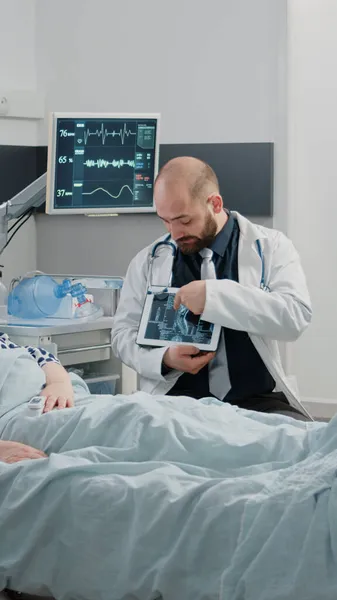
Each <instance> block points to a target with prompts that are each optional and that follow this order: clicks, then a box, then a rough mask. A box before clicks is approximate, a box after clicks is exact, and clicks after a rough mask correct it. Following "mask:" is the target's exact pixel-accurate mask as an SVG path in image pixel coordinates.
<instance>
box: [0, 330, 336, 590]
mask: <svg viewBox="0 0 337 600" xmlns="http://www.w3.org/2000/svg"><path fill="white" fill-rule="evenodd" d="M0 344H1V348H0V363H1V369H0V440H1V441H0V590H1V589H4V588H9V589H14V590H17V591H22V592H26V593H33V594H40V595H51V596H54V597H55V598H56V599H58V600H77V599H81V600H93V599H95V600H96V599H98V598H99V599H100V600H131V599H132V600H136V599H139V600H154V599H155V598H160V597H162V598H164V599H165V600H180V599H183V598H184V600H206V599H207V600H213V599H214V600H215V599H217V600H219V599H221V600H227V599H228V598H231V599H233V600H234V599H235V598H237V599H239V598H247V599H248V598H249V599H250V600H264V599H265V600H267V599H269V598H271V597H273V598H274V597H276V595H277V597H278V598H287V599H288V600H292V599H294V600H295V599H297V598H306V600H311V599H312V600H314V599H315V600H316V599H317V598H320V599H322V600H330V599H331V600H332V599H334V600H335V598H336V590H337V525H336V519H335V515H336V512H337V486H336V464H337V421H335V422H334V421H332V422H331V423H329V424H322V423H304V422H301V421H295V420H293V419H290V418H288V417H284V416H280V415H278V416H275V415H263V414H259V413H253V412H248V411H243V410H240V409H238V408H237V407H233V406H230V405H226V404H223V403H220V402H218V401H217V400H214V399H209V400H207V399H203V400H200V401H196V400H193V399H192V398H187V397H183V396H181V397H168V396H150V395H147V394H145V393H143V392H138V393H136V394H133V395H132V396H122V395H117V396H113V397H112V396H91V395H90V393H89V391H88V389H87V387H86V385H85V383H84V382H83V381H82V380H81V379H80V378H78V377H76V376H74V375H73V376H72V378H70V376H69V375H68V374H67V373H66V371H65V370H64V369H63V367H62V366H61V365H60V364H59V363H58V361H57V360H56V359H55V357H53V356H52V355H50V354H48V353H47V352H46V351H44V350H42V349H34V348H20V347H17V346H15V345H14V344H12V343H11V342H10V341H9V340H8V338H6V337H5V336H2V338H1V342H0ZM37 394H41V395H43V396H44V397H45V398H46V408H45V413H44V414H42V415H41V416H37V417H29V416H28V415H27V409H26V406H27V402H28V401H29V400H30V398H31V397H33V396H34V395H37ZM31 459H36V460H31ZM261 581H263V584H262V583H261ZM276 590H277V594H276Z"/></svg>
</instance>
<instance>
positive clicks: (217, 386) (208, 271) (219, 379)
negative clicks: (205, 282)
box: [199, 248, 231, 400]
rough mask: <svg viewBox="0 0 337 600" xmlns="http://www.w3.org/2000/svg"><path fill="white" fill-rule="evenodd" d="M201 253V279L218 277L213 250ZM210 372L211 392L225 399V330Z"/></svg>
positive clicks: (227, 378)
mask: <svg viewBox="0 0 337 600" xmlns="http://www.w3.org/2000/svg"><path fill="white" fill-rule="evenodd" d="M199 254H200V256H201V257H202V263H201V271H200V277H201V279H216V272H215V265H214V262H213V250H210V248H203V249H202V250H200V252H199ZM208 373H209V390H210V392H211V394H213V395H214V396H215V397H216V398H218V399H219V400H223V399H224V397H225V396H226V394H227V393H228V392H229V390H230V389H231V384H230V379H229V373H228V363H227V355H226V346H225V337H224V332H223V330H222V331H221V334H220V340H219V345H218V350H217V353H216V356H215V357H214V358H213V360H211V362H210V363H209V366H208Z"/></svg>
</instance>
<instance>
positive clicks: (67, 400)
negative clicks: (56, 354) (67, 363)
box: [40, 363, 74, 412]
mask: <svg viewBox="0 0 337 600" xmlns="http://www.w3.org/2000/svg"><path fill="white" fill-rule="evenodd" d="M42 370H43V372H44V373H45V375H46V387H45V388H44V389H43V390H42V392H41V394H40V395H41V396H44V397H45V398H46V404H45V407H44V411H43V412H49V411H51V410H53V408H71V407H72V406H74V391H73V386H72V384H71V380H70V377H69V374H68V373H67V371H66V370H65V369H64V368H63V367H62V366H61V365H57V364H55V363H48V364H46V365H45V366H44V367H42Z"/></svg>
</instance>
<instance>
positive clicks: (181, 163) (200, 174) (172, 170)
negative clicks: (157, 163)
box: [155, 156, 220, 202]
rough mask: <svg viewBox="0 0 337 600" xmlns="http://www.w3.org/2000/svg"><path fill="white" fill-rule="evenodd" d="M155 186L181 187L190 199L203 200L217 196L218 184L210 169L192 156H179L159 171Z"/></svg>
mask: <svg viewBox="0 0 337 600" xmlns="http://www.w3.org/2000/svg"><path fill="white" fill-rule="evenodd" d="M157 186H160V187H162V186H165V187H166V188H168V187H171V186H172V187H176V186H181V187H183V188H184V189H185V190H186V191H188V193H189V195H190V197H191V199H193V200H196V199H200V200H202V199H204V200H205V202H206V199H207V197H208V196H209V195H210V194H219V193H220V192H219V182H218V178H217V176H216V174H215V173H214V171H213V169H212V167H210V166H209V165H208V164H207V163H205V162H204V161H202V160H199V159H198V158H194V157H192V156H179V157H177V158H173V159H172V160H170V161H169V162H167V163H166V164H165V165H164V166H163V167H162V168H161V169H160V171H159V173H158V175H157V179H156V182H155V188H156V187H157Z"/></svg>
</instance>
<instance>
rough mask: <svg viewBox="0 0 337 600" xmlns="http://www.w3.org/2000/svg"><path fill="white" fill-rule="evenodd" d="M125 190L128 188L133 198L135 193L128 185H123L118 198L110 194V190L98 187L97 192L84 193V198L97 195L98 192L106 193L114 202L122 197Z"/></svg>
mask: <svg viewBox="0 0 337 600" xmlns="http://www.w3.org/2000/svg"><path fill="white" fill-rule="evenodd" d="M125 188H127V189H128V190H129V192H130V194H132V196H133V191H132V189H131V188H130V187H129V186H128V185H123V187H121V189H120V190H119V192H118V194H117V196H114V195H113V194H110V192H108V190H105V189H104V188H102V187H98V188H96V189H95V190H92V192H82V196H92V195H93V194H96V192H104V193H105V194H108V196H111V198H113V199H114V200H117V198H119V197H120V196H121V195H122V193H123V190H124V189H125Z"/></svg>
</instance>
